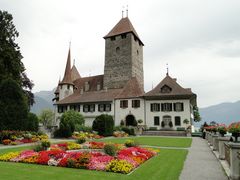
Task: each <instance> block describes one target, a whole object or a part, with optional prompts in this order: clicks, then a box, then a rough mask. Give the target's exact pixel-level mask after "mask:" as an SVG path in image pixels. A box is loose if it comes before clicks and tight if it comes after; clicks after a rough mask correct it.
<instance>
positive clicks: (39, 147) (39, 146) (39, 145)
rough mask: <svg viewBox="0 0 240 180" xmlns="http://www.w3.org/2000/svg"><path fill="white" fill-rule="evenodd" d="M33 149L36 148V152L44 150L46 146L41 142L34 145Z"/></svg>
mask: <svg viewBox="0 0 240 180" xmlns="http://www.w3.org/2000/svg"><path fill="white" fill-rule="evenodd" d="M33 150H34V151H35V152H40V151H43V150H44V148H43V147H42V145H41V144H37V145H35V146H34V147H33Z"/></svg>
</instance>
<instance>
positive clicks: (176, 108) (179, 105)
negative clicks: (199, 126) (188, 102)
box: [173, 102, 184, 111]
mask: <svg viewBox="0 0 240 180" xmlns="http://www.w3.org/2000/svg"><path fill="white" fill-rule="evenodd" d="M173 108H174V111H184V105H183V103H180V102H177V103H174V104H173Z"/></svg>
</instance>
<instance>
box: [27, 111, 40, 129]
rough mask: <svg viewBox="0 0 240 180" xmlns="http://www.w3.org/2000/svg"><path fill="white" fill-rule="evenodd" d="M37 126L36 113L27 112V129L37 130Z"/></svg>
mask: <svg viewBox="0 0 240 180" xmlns="http://www.w3.org/2000/svg"><path fill="white" fill-rule="evenodd" d="M38 127H39V120H38V117H37V115H36V114H34V113H28V118H27V128H26V129H27V130H28V131H35V132H37V131H38Z"/></svg>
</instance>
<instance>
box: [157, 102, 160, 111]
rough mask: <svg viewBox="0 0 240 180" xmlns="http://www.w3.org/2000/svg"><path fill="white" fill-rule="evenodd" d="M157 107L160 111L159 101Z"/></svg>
mask: <svg viewBox="0 0 240 180" xmlns="http://www.w3.org/2000/svg"><path fill="white" fill-rule="evenodd" d="M157 108H158V109H157V110H158V111H160V104H159V103H158V104H157Z"/></svg>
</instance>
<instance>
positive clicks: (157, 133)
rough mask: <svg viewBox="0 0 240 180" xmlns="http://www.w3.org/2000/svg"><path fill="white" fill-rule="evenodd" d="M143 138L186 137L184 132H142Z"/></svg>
mask: <svg viewBox="0 0 240 180" xmlns="http://www.w3.org/2000/svg"><path fill="white" fill-rule="evenodd" d="M142 135H143V136H187V133H186V132H185V131H143V133H142Z"/></svg>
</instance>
